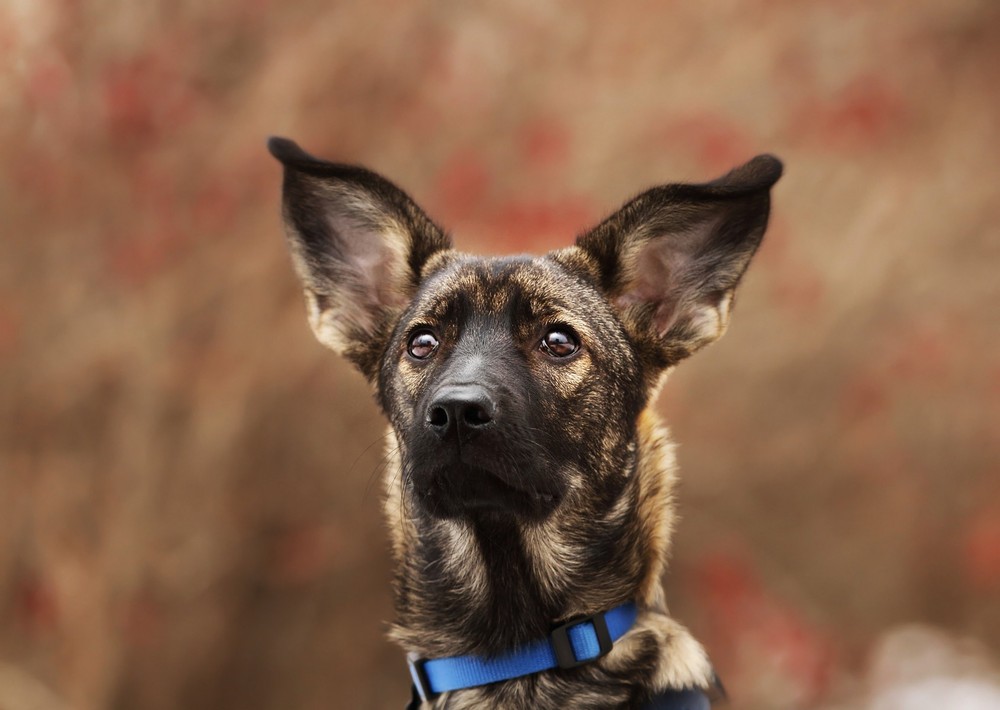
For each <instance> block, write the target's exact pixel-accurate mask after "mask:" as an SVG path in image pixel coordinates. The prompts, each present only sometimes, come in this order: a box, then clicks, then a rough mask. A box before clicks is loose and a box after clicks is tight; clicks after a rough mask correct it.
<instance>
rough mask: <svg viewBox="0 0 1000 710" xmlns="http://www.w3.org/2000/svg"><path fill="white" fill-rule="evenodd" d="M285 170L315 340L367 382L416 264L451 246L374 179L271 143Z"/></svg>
mask: <svg viewBox="0 0 1000 710" xmlns="http://www.w3.org/2000/svg"><path fill="white" fill-rule="evenodd" d="M267 147H268V149H269V150H270V151H271V154H272V155H273V156H274V157H275V158H277V159H278V160H280V161H281V163H282V164H283V165H284V166H285V178H284V188H283V214H284V219H285V230H286V232H287V234H288V242H289V247H290V248H291V252H292V260H293V261H294V263H295V269H296V271H297V272H298V274H299V277H300V278H301V279H302V285H303V287H304V289H305V295H306V301H307V305H308V311H309V323H310V325H311V326H312V329H313V333H315V335H316V338H317V339H318V340H319V341H320V342H321V343H323V344H324V345H326V346H328V347H330V348H331V349H333V350H334V351H336V352H338V353H341V354H343V355H346V356H347V357H348V358H350V359H351V360H352V361H353V362H354V363H355V364H356V365H357V366H358V367H359V368H360V369H361V370H362V372H364V373H365V375H366V376H367V377H369V379H371V378H373V377H374V374H375V370H376V368H377V366H378V359H379V357H380V355H381V353H382V351H383V349H384V347H385V345H386V344H387V343H388V339H389V336H390V335H391V332H392V328H393V326H394V325H395V320H396V319H397V318H398V317H399V315H400V313H401V312H402V310H403V308H405V306H406V304H407V303H408V302H409V300H410V299H411V298H412V297H413V294H414V293H415V291H416V289H417V286H418V285H419V283H420V280H421V275H422V272H423V268H424V265H425V264H426V263H427V260H428V259H429V258H430V257H431V256H432V255H433V254H435V253H436V252H439V251H441V250H444V249H448V248H450V246H451V245H450V242H449V240H448V237H447V236H446V235H445V233H444V232H443V231H442V230H441V229H440V228H439V227H438V226H437V225H435V224H434V223H433V222H431V220H430V219H428V217H427V216H426V215H425V214H424V213H423V211H422V210H421V209H420V208H419V207H417V205H416V204H415V203H414V202H413V200H411V199H410V198H409V197H408V196H407V195H406V193H404V192H403V191H402V190H400V189H399V188H398V187H396V186H395V185H393V184H392V183H390V182H389V181H388V180H386V179H385V178H383V177H381V176H379V175H376V174H375V173H373V172H371V171H369V170H365V169H364V168H359V167H355V166H351V165H340V164H336V163H328V162H326V161H325V160H320V159H318V158H314V157H313V156H311V155H309V154H308V153H306V152H305V151H304V150H302V149H301V148H299V146H298V145H296V144H295V143H293V142H292V141H290V140H287V139H285V138H271V139H270V140H269V141H268V144H267Z"/></svg>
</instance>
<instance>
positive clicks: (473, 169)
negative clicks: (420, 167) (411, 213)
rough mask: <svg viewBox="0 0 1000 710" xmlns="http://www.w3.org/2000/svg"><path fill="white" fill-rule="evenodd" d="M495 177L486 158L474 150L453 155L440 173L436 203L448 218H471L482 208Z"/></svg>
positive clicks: (444, 217)
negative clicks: (486, 162) (488, 166)
mask: <svg viewBox="0 0 1000 710" xmlns="http://www.w3.org/2000/svg"><path fill="white" fill-rule="evenodd" d="M491 184H492V176H491V175H490V171H489V169H488V168H487V167H486V164H485V162H484V161H483V159H482V157H481V156H480V155H479V154H478V153H475V152H473V151H469V150H467V151H460V152H458V153H456V154H455V155H453V156H452V157H451V158H450V159H449V160H448V161H447V162H446V163H445V164H444V166H443V167H442V168H441V172H440V173H438V177H437V182H436V186H435V196H434V200H435V204H436V205H438V206H439V208H440V212H441V217H442V219H443V220H445V221H458V220H463V219H467V218H469V217H470V216H472V215H474V214H476V212H477V211H479V210H481V209H482V205H483V201H484V200H485V199H486V196H487V194H488V193H489V190H490V186H491Z"/></svg>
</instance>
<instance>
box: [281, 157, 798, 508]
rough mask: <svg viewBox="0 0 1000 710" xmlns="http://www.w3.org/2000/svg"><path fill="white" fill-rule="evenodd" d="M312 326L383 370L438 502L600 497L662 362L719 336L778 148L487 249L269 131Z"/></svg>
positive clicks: (605, 500) (372, 374)
mask: <svg viewBox="0 0 1000 710" xmlns="http://www.w3.org/2000/svg"><path fill="white" fill-rule="evenodd" d="M269 146H270V149H271V152H272V153H273V154H274V156H275V157H277V158H278V159H279V160H280V161H281V162H282V163H283V164H284V167H285V178H284V216H285V221H286V226H287V233H288V237H289V242H290V245H291V251H292V255H293V259H294V262H295V266H296V269H297V271H298V273H299V276H300V277H301V279H302V282H303V285H304V287H305V294H306V299H307V301H308V309H309V321H310V323H311V325H312V328H313V331H314V333H315V334H316V337H317V338H318V339H319V340H320V341H321V342H322V343H324V344H325V345H327V346H329V347H330V348H332V349H333V350H335V351H336V352H339V353H341V354H343V355H345V356H346V357H348V358H349V359H350V360H351V361H352V362H353V363H354V364H355V365H356V366H357V367H358V368H359V369H360V370H361V371H362V372H363V373H364V374H365V376H366V377H367V378H368V379H369V380H370V381H371V382H372V383H373V384H374V386H375V388H376V395H377V400H378V402H379V403H380V405H381V407H382V409H383V411H384V412H385V414H386V415H387V416H388V417H389V419H390V421H391V423H392V426H393V428H394V430H395V433H396V438H397V440H398V442H399V445H400V456H401V460H402V464H403V471H404V473H405V486H404V489H405V491H406V495H408V496H409V497H410V502H411V503H412V504H414V505H415V506H417V508H418V509H419V510H421V511H423V512H424V513H425V514H427V515H430V516H432V517H437V518H449V517H465V516H471V515H478V514H483V515H494V514H496V515H509V514H513V515H515V516H517V517H518V518H519V519H529V520H540V519H543V518H546V517H548V516H549V515H551V514H553V512H554V511H556V510H558V509H560V507H562V506H573V505H576V506H580V505H582V504H584V503H583V502H585V504H586V505H587V506H589V507H591V508H595V510H594V513H595V514H597V513H598V510H597V509H596V508H599V507H600V506H601V505H602V504H603V505H606V506H607V505H611V504H612V502H613V501H614V500H616V498H617V494H618V492H619V491H620V490H621V487H622V486H623V484H624V480H625V479H626V478H627V476H628V474H629V472H630V471H631V470H632V469H633V468H634V466H635V457H636V451H635V442H636V422H637V418H638V416H639V414H640V412H641V411H642V410H643V408H644V407H645V405H646V403H647V400H648V399H649V397H650V396H651V394H652V393H653V392H654V391H655V389H656V386H657V384H658V382H659V381H660V379H661V376H662V374H663V373H664V372H665V371H666V370H667V369H668V368H670V367H671V366H673V365H674V364H676V363H677V362H678V361H680V360H681V359H683V358H685V357H687V356H688V355H690V354H691V353H693V352H695V351H696V350H698V349H699V348H701V347H703V346H704V345H706V344H708V343H710V342H712V341H714V340H715V339H717V338H718V337H719V336H720V335H722V333H723V332H724V331H725V329H726V326H727V324H728V321H729V313H730V308H731V305H732V298H733V292H734V289H735V288H736V286H737V284H738V282H739V280H740V278H741V276H742V275H743V272H744V271H745V269H746V267H747V264H748V263H749V261H750V258H751V256H752V255H753V253H754V251H755V250H756V249H757V246H758V245H759V243H760V241H761V238H762V236H763V233H764V229H765V226H766V223H767V217H768V209H769V191H770V188H771V186H772V185H773V184H774V183H775V181H776V180H777V179H778V177H779V176H780V174H781V164H780V163H779V162H778V161H777V160H776V159H775V158H772V157H770V156H760V157H757V158H755V159H753V160H751V161H750V162H749V163H747V164H745V165H743V166H742V167H739V168H737V169H735V170H733V171H732V172H730V173H729V174H727V175H725V176H724V177H721V178H719V179H718V180H715V181H713V182H710V183H706V184H702V185H686V184H685V185H667V186H661V187H656V188H653V189H651V190H648V191H647V192H644V193H642V194H641V195H639V196H638V197H636V198H635V199H633V200H631V201H630V202H628V203H627V204H625V205H624V206H623V207H622V208H621V209H620V210H619V211H618V212H616V213H614V214H613V215H611V216H610V217H609V218H607V219H606V220H605V221H604V222H602V223H601V224H599V225H598V226H597V227H595V228H594V229H592V230H591V231H589V232H588V233H586V234H584V235H582V236H580V237H579V238H578V239H577V240H576V244H575V245H574V246H571V247H568V248H565V249H562V250H558V251H554V252H551V253H549V254H547V255H545V256H542V257H528V256H517V257H507V258H478V257H472V256H468V255H465V254H462V253H459V252H456V251H454V250H453V249H452V248H451V243H450V240H449V238H448V236H447V235H446V234H445V232H444V231H442V230H441V228H439V227H438V226H437V225H436V224H434V223H433V222H432V221H431V220H430V219H429V218H428V217H427V216H426V215H425V214H424V212H423V211H422V210H421V209H420V208H419V207H418V206H417V205H416V204H415V203H414V202H413V201H412V200H411V199H410V198H409V197H408V196H407V195H406V194H405V193H403V192H402V191H401V190H400V189H399V188H397V187H396V186H394V185H393V184H391V183H390V182H388V181H387V180H385V179H384V178H382V177H380V176H378V175H376V174H374V173H372V172H369V171H367V170H364V169H362V168H358V167H352V166H346V165H339V164H333V163H328V162H326V161H323V160H319V159H317V158H314V157H312V156H310V155H308V154H307V153H305V152H304V151H302V150H301V149H300V148H299V147H298V146H296V145H295V144H294V143H292V142H291V141H287V140H283V139H272V140H271V142H270V144H269Z"/></svg>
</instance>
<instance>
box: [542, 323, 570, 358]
mask: <svg viewBox="0 0 1000 710" xmlns="http://www.w3.org/2000/svg"><path fill="white" fill-rule="evenodd" d="M539 347H540V348H541V349H542V350H543V351H544V352H545V353H547V354H549V355H551V356H552V357H569V356H570V355H572V354H573V353H575V352H576V351H577V350H579V349H580V344H579V343H578V342H577V341H576V336H574V335H573V333H571V332H569V331H566V330H558V329H552V330H550V331H549V332H548V333H546V334H545V337H544V338H542V342H541V343H540V344H539Z"/></svg>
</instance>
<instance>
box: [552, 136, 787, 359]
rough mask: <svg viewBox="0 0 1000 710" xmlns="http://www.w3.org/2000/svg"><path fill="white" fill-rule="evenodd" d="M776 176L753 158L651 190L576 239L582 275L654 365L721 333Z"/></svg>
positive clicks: (772, 163)
mask: <svg viewBox="0 0 1000 710" xmlns="http://www.w3.org/2000/svg"><path fill="white" fill-rule="evenodd" d="M781 172H782V165H781V162H780V161H779V160H778V159H777V158H775V157H773V156H770V155H760V156H757V157H756V158H754V159H753V160H751V161H749V162H748V163H746V164H745V165H742V166H740V167H738V168H736V169H734V170H732V171H731V172H729V173H727V174H726V175H724V176H722V177H720V178H718V179H716V180H713V181H712V182H708V183H704V184H674V185H663V186H659V187H654V188H652V189H650V190H647V191H646V192H643V193H642V194H640V195H639V196H637V197H635V198H634V199H632V200H630V201H629V202H627V203H626V204H625V205H624V206H623V207H622V208H621V209H619V210H618V211H617V212H615V213H614V214H612V215H611V216H610V217H608V218H607V219H605V220H604V221H603V222H601V223H600V224H599V225H598V226H596V227H595V228H594V229H592V230H591V231H589V232H587V233H586V234H583V235H582V236H580V237H579V238H578V239H577V241H576V248H577V249H578V250H579V251H580V252H582V254H583V256H584V261H585V263H586V266H587V270H588V272H589V274H590V276H591V277H592V278H594V279H595V280H596V282H597V285H598V287H599V288H600V289H601V290H602V291H603V292H604V294H605V296H606V297H607V298H608V300H609V301H610V302H611V303H612V304H613V305H614V307H615V308H616V309H617V311H618V313H619V316H620V318H621V320H622V323H623V325H624V326H625V328H626V330H628V331H629V332H630V333H631V334H632V335H633V336H634V337H635V338H637V339H639V340H642V341H647V342H649V343H651V344H652V345H654V346H655V350H656V351H657V352H658V354H659V356H660V359H661V363H660V364H661V365H664V366H665V365H669V364H672V363H673V362H676V361H677V360H680V359H682V358H684V357H686V356H688V355H690V354H691V353H693V352H695V351H696V350H698V349H699V348H701V347H703V346H705V345H707V344H708V343H711V342H713V341H714V340H716V339H718V338H719V337H720V336H721V335H722V334H723V333H724V332H725V330H726V327H727V326H728V323H729V312H730V308H731V306H732V299H733V293H734V291H735V289H736V286H737V284H738V283H739V281H740V279H741V277H742V276H743V273H744V272H745V271H746V268H747V266H748V264H749V263H750V259H751V257H752V256H753V254H754V252H756V250H757V247H758V246H759V245H760V242H761V239H762V238H763V236H764V231H765V229H766V227H767V219H768V213H769V211H770V189H771V187H772V186H773V185H774V184H775V182H777V180H778V178H779V177H781ZM567 258H568V259H569V260H571V261H572V260H573V258H572V256H571V255H569V254H566V255H564V257H563V259H564V260H566V259H567Z"/></svg>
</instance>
